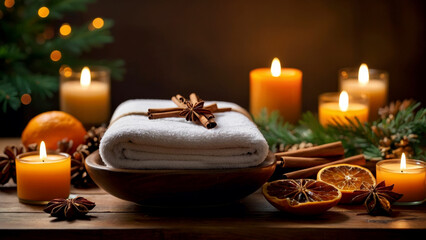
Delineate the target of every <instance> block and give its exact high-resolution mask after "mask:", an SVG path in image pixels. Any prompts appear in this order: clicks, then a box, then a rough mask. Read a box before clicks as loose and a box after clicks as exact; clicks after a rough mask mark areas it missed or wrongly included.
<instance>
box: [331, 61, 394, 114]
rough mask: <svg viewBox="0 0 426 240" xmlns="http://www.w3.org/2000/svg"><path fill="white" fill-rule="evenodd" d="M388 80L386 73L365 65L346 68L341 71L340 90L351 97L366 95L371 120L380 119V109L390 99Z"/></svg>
mask: <svg viewBox="0 0 426 240" xmlns="http://www.w3.org/2000/svg"><path fill="white" fill-rule="evenodd" d="M388 78H389V75H388V73H387V72H385V71H381V70H377V69H368V66H367V64H365V63H363V64H361V66H360V67H359V69H351V68H344V69H341V70H340V71H339V82H340V90H341V91H343V90H345V91H347V92H348V93H349V94H351V95H354V96H356V95H365V96H366V97H367V98H368V104H369V109H370V113H369V119H370V120H371V121H375V120H377V119H378V118H379V113H378V112H379V108H381V107H383V106H385V105H386V101H387V98H388Z"/></svg>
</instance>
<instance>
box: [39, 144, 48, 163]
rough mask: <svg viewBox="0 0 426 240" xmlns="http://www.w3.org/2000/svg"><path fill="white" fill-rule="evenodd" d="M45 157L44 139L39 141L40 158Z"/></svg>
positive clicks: (44, 158) (43, 159)
mask: <svg viewBox="0 0 426 240" xmlns="http://www.w3.org/2000/svg"><path fill="white" fill-rule="evenodd" d="M46 158H47V153H46V144H45V143H44V141H41V143H40V160H41V161H43V162H44V161H45V160H46Z"/></svg>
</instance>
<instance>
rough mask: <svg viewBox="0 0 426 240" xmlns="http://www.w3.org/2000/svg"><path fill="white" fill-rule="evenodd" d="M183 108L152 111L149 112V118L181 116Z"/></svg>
mask: <svg viewBox="0 0 426 240" xmlns="http://www.w3.org/2000/svg"><path fill="white" fill-rule="evenodd" d="M180 113H181V110H176V111H169V112H158V113H150V112H148V118H149V119H158V118H169V117H180V115H179V114H180Z"/></svg>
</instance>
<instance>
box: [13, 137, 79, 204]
mask: <svg viewBox="0 0 426 240" xmlns="http://www.w3.org/2000/svg"><path fill="white" fill-rule="evenodd" d="M70 175H71V157H70V155H68V154H66V153H55V154H46V147H45V145H44V142H42V144H41V145H40V154H39V153H38V152H28V153H23V154H20V155H18V156H17V158H16V179H17V191H18V198H19V201H20V202H22V203H30V204H46V203H47V202H49V201H50V200H52V199H54V198H68V196H69V194H70V184H71V176H70Z"/></svg>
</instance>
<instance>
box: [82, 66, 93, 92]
mask: <svg viewBox="0 0 426 240" xmlns="http://www.w3.org/2000/svg"><path fill="white" fill-rule="evenodd" d="M90 82H91V76H90V69H89V68H88V67H84V68H83V70H82V71H81V76H80V84H81V86H82V87H84V88H87V87H88V86H90Z"/></svg>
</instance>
